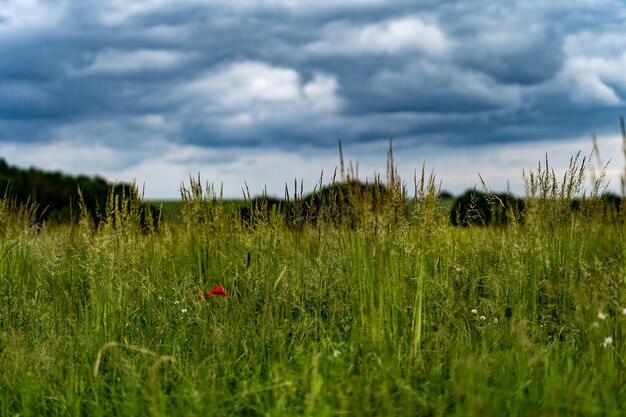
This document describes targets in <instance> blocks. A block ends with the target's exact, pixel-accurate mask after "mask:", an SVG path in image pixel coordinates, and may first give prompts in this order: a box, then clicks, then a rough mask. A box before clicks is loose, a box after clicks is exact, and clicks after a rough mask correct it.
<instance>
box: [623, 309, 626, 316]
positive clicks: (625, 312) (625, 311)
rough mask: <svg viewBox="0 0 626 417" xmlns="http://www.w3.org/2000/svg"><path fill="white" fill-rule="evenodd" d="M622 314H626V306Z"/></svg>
mask: <svg viewBox="0 0 626 417" xmlns="http://www.w3.org/2000/svg"><path fill="white" fill-rule="evenodd" d="M622 314H623V315H625V316H626V307H624V309H623V310H622Z"/></svg>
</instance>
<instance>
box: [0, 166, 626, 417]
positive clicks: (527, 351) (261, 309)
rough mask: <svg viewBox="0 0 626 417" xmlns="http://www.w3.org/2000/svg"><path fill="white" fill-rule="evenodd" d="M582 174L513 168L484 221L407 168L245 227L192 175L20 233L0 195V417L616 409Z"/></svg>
mask: <svg viewBox="0 0 626 417" xmlns="http://www.w3.org/2000/svg"><path fill="white" fill-rule="evenodd" d="M587 172H588V168H587V166H586V165H585V161H584V160H583V161H582V162H581V161H579V160H577V159H573V161H572V165H571V166H570V169H569V170H568V171H567V173H565V175H564V176H559V177H558V178H557V177H556V175H555V174H554V173H553V172H552V171H551V170H550V169H549V167H548V166H545V165H543V166H542V165H540V166H539V168H538V169H537V170H536V171H531V172H526V173H525V174H524V178H525V181H526V186H527V192H526V194H527V195H526V196H525V202H526V208H525V214H524V219H523V221H517V220H516V219H515V216H511V221H509V222H507V224H505V225H493V226H487V227H478V226H473V227H454V226H452V225H451V224H450V220H449V217H448V212H447V210H446V209H445V207H444V206H443V205H442V203H441V202H440V201H439V200H438V198H437V192H438V190H437V181H436V179H435V177H433V176H429V175H427V174H424V172H423V171H422V173H421V175H420V173H418V175H417V176H416V178H415V179H414V180H413V181H412V182H409V185H408V189H409V190H407V184H406V183H405V182H403V181H402V180H401V179H400V178H398V177H397V175H395V174H394V172H393V170H391V172H390V173H389V175H388V179H387V181H386V182H385V187H384V190H386V191H385V192H384V193H383V192H380V193H378V192H376V191H374V192H362V191H353V192H348V194H347V195H346V196H345V197H346V198H347V201H349V203H350V204H349V205H344V206H342V204H343V203H341V202H343V201H346V199H333V198H327V199H321V200H319V202H320V203H319V205H320V207H319V210H318V211H317V212H316V218H315V219H310V218H307V216H304V215H301V214H300V213H301V212H299V211H297V210H295V211H293V212H292V213H291V215H289V216H285V215H284V213H283V212H282V211H281V210H279V209H277V208H276V207H270V206H268V205H263V204H257V205H254V206H253V207H252V211H251V215H250V216H249V218H247V219H246V220H245V221H244V220H243V219H242V217H241V214H240V212H239V211H238V210H234V209H232V207H231V206H229V205H228V204H226V203H224V202H223V201H221V199H220V198H219V193H218V192H216V190H215V189H214V188H213V187H212V186H210V185H205V186H202V185H201V183H200V182H199V181H198V180H194V179H191V180H190V182H189V184H188V185H187V186H186V188H184V189H183V190H182V191H183V193H182V194H183V206H182V209H181V213H180V216H179V217H177V218H175V219H174V218H164V219H154V221H152V220H150V219H148V221H146V219H145V213H143V214H142V210H141V207H142V206H141V204H140V203H141V202H140V201H139V200H138V199H137V198H136V197H134V196H133V194H130V195H128V196H117V197H112V198H111V199H110V200H109V202H108V203H107V207H106V212H105V215H104V216H103V218H102V220H101V221H100V222H99V223H98V224H96V223H95V222H94V220H93V219H92V217H91V215H90V214H89V212H88V211H87V210H84V211H83V212H82V215H81V216H80V219H79V220H78V221H76V222H74V223H71V224H63V225H37V224H33V221H32V212H33V211H32V207H29V206H28V205H18V204H16V203H14V202H12V200H11V199H10V198H4V199H2V200H0V259H1V262H0V300H1V302H0V415H2V416H17V415H19V416H24V417H25V416H46V415H55V416H56V415H58V416H203V415H206V416H208V415H211V416H239V415H240V416H293V415H306V416H339V415H354V416H367V415H380V416H386V415H416V416H502V415H507V416H537V415H546V416H556V415H581V416H591V415H598V416H600V415H601V416H613V415H615V416H618V415H623V410H624V408H625V405H626V378H625V375H626V372H625V371H626V363H625V359H626V290H625V287H624V284H625V282H626V263H625V260H626V247H625V245H624V233H625V230H624V217H623V213H618V212H610V211H609V212H607V209H606V207H602V206H601V203H600V202H599V201H600V200H599V198H598V195H599V192H600V191H601V189H602V178H601V176H600V178H598V179H597V182H596V183H595V185H593V186H592V187H591V188H589V187H588V188H587V191H585V185H588V179H587V178H586V173H587ZM320 182H321V181H320ZM323 185H324V184H322V183H320V188H318V189H321V188H323ZM380 189H383V188H382V186H381V188H380ZM298 190H299V187H298V186H296V187H295V190H291V191H290V196H289V199H290V201H291V202H292V203H293V204H294V207H298V204H299V202H301V201H302V193H301V191H298ZM574 199H577V201H578V203H577V205H576V209H574V208H573V205H572V201H573V200H574ZM338 201H339V203H338ZM493 203H494V206H497V205H498V201H494V202H493ZM148 217H149V215H148ZM216 286H221V287H223V289H224V290H225V292H226V293H227V296H220V295H219V294H218V295H213V296H206V297H201V298H198V297H197V296H198V295H200V294H203V293H206V292H207V291H209V290H211V289H212V288H214V287H216Z"/></svg>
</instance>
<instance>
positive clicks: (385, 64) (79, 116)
mask: <svg viewBox="0 0 626 417" xmlns="http://www.w3.org/2000/svg"><path fill="white" fill-rule="evenodd" d="M625 33H626V5H625V3H624V2H623V1H612V0H602V1H594V0H567V1H565V0H553V1H545V2H542V1H514V0H510V1H496V0H489V1H483V0H471V1H463V2H456V1H442V0H440V1H435V0H411V1H406V0H393V1H383V0H333V1H331V0H316V1H308V0H307V1H305V0H301V1H299V0H231V1H228V2H226V1H221V0H220V1H217V0H176V1H174V0H107V1H100V0H0V57H1V58H0V156H1V157H3V158H5V159H6V160H7V162H8V163H10V164H14V165H19V166H24V167H28V166H36V167H40V168H43V169H48V170H62V171H65V172H67V173H72V174H78V173H85V174H90V175H93V174H99V175H101V176H104V177H106V178H107V179H109V180H118V181H128V180H132V179H135V180H136V181H137V182H138V183H139V184H145V191H146V196H147V197H149V198H176V197H178V196H179V187H180V185H181V183H183V182H186V180H187V178H188V177H189V175H190V174H191V175H194V176H197V175H198V173H199V174H200V175H201V178H202V180H203V182H204V181H208V182H212V183H215V184H216V185H217V186H218V187H219V184H221V183H223V186H224V192H225V195H226V196H232V197H239V196H241V188H242V186H243V185H244V181H246V182H247V184H248V185H249V187H250V189H251V191H252V193H253V194H255V193H260V192H261V191H262V190H263V188H264V186H267V189H268V191H269V193H270V194H274V195H282V193H283V189H284V186H285V183H286V182H289V183H290V184H292V183H293V180H294V178H297V179H298V180H303V181H304V185H305V189H307V190H311V189H312V188H313V186H314V185H315V184H317V182H318V181H319V177H320V174H321V172H322V171H323V172H324V178H325V181H326V180H330V177H331V175H332V172H333V169H334V168H335V166H337V164H338V156H337V155H338V153H337V140H338V139H341V140H342V142H343V147H344V156H345V157H346V159H350V160H352V161H353V162H354V163H355V164H356V162H357V161H358V162H359V174H360V176H361V178H362V179H365V178H366V177H370V178H371V177H372V176H374V175H375V174H377V173H382V175H383V176H384V172H385V166H386V165H385V164H386V147H387V144H388V141H389V138H393V140H394V151H395V157H396V160H395V162H396V163H397V165H398V169H399V171H400V173H401V175H403V176H404V177H405V179H407V180H411V178H410V177H411V176H412V172H413V170H414V169H415V168H418V169H419V168H420V167H421V166H422V163H423V162H426V166H427V168H430V169H434V171H435V174H436V176H437V177H438V178H439V180H440V181H441V182H442V188H443V189H446V190H449V191H452V192H454V193H459V192H462V191H463V190H465V189H466V188H469V187H473V186H474V185H475V184H476V183H477V182H479V177H478V173H480V174H481V175H482V177H483V178H484V179H485V180H486V181H487V184H488V186H489V187H490V188H492V189H494V190H505V189H506V187H507V186H509V187H510V188H511V189H512V190H513V191H515V192H518V193H522V192H523V185H522V181H521V174H522V170H523V169H526V170H528V169H533V168H535V167H536V166H537V163H538V161H539V160H543V159H545V155H546V153H547V154H548V157H549V159H550V160H551V162H552V163H553V165H554V166H555V167H556V168H557V170H558V169H562V168H563V167H564V166H565V165H566V164H567V162H568V160H569V157H570V156H571V155H572V154H574V153H576V152H577V151H579V150H580V151H582V152H583V154H587V153H589V152H590V151H591V139H590V136H591V134H592V133H593V132H595V133H597V135H598V144H599V148H600V156H601V158H602V160H603V162H608V161H609V160H611V162H610V163H609V169H608V177H609V178H610V180H611V188H612V189H613V190H617V189H618V186H619V179H618V178H619V174H620V172H621V170H622V169H623V167H624V157H623V155H622V153H621V138H620V137H619V125H618V117H619V115H620V114H625V113H626V108H625V106H624V102H625V100H626V70H625V68H626V36H624V34H625Z"/></svg>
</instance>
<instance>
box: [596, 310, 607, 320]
mask: <svg viewBox="0 0 626 417" xmlns="http://www.w3.org/2000/svg"><path fill="white" fill-rule="evenodd" d="M598 319H600V320H604V319H606V314H604V312H602V311H598Z"/></svg>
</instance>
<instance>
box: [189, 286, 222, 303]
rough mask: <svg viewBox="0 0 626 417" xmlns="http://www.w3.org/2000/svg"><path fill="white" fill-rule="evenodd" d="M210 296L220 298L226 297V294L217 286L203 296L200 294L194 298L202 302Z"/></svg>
mask: <svg viewBox="0 0 626 417" xmlns="http://www.w3.org/2000/svg"><path fill="white" fill-rule="evenodd" d="M212 295H221V296H222V297H226V296H227V295H228V293H227V292H226V291H224V288H222V287H221V285H217V286H216V287H215V288H213V289H212V290H211V291H207V292H205V293H204V294H200V295H198V296H196V298H197V299H198V300H204V299H205V298H207V297H210V296H212Z"/></svg>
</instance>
